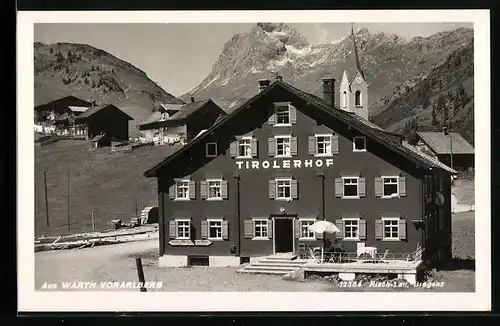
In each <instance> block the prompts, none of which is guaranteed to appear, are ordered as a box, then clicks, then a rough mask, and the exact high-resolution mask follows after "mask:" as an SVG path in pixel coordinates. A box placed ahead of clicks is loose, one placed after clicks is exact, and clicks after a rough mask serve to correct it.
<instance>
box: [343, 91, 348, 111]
mask: <svg viewBox="0 0 500 326" xmlns="http://www.w3.org/2000/svg"><path fill="white" fill-rule="evenodd" d="M342 99H343V104H342V106H343V107H345V108H346V107H347V92H346V91H344V92H343V93H342Z"/></svg>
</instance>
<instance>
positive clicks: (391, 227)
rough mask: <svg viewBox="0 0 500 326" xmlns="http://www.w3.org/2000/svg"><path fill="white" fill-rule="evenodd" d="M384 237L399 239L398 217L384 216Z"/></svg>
mask: <svg viewBox="0 0 500 326" xmlns="http://www.w3.org/2000/svg"><path fill="white" fill-rule="evenodd" d="M382 221H383V223H384V239H398V240H399V219H398V218H384V219H382Z"/></svg>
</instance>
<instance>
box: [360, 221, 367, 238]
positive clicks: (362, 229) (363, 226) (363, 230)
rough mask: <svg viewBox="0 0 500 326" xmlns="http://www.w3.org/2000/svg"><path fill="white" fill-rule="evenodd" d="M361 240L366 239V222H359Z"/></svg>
mask: <svg viewBox="0 0 500 326" xmlns="http://www.w3.org/2000/svg"><path fill="white" fill-rule="evenodd" d="M358 231H359V232H358V233H359V240H365V239H366V220H359V230H358Z"/></svg>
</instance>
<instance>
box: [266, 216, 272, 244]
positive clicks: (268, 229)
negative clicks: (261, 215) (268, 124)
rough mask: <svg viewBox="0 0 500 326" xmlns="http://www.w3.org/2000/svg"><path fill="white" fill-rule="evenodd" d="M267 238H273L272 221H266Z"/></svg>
mask: <svg viewBox="0 0 500 326" xmlns="http://www.w3.org/2000/svg"><path fill="white" fill-rule="evenodd" d="M267 237H268V238H269V239H272V238H273V220H268V221H267Z"/></svg>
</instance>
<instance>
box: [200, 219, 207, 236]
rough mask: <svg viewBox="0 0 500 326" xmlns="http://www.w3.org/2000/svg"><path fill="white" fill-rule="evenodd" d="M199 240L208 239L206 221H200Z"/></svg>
mask: <svg viewBox="0 0 500 326" xmlns="http://www.w3.org/2000/svg"><path fill="white" fill-rule="evenodd" d="M201 238H202V239H207V238H208V221H207V220H203V221H201Z"/></svg>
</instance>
